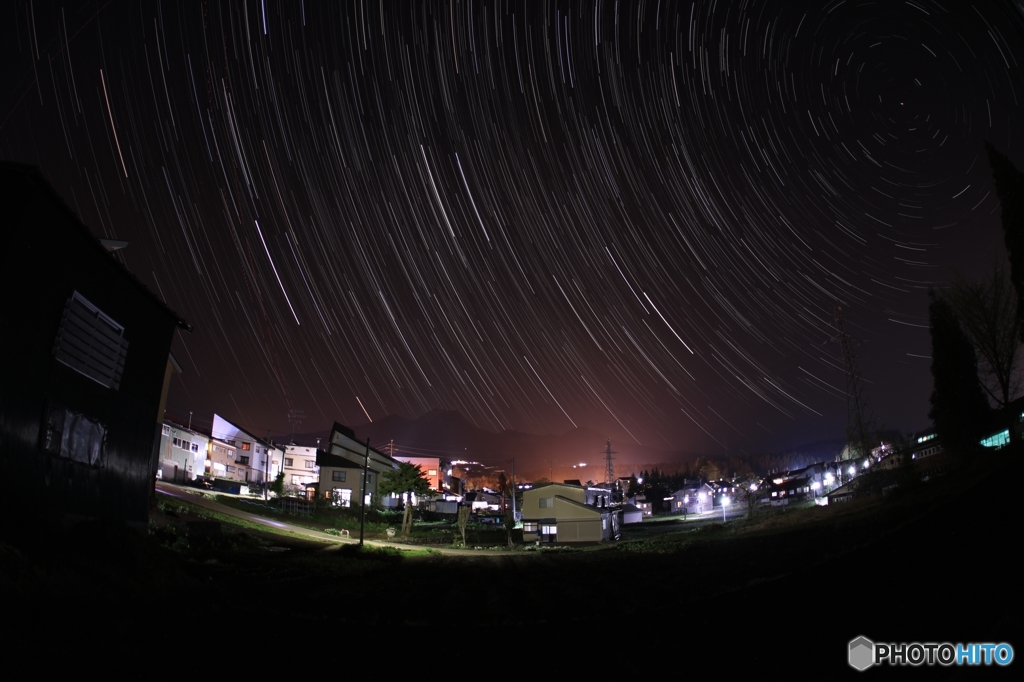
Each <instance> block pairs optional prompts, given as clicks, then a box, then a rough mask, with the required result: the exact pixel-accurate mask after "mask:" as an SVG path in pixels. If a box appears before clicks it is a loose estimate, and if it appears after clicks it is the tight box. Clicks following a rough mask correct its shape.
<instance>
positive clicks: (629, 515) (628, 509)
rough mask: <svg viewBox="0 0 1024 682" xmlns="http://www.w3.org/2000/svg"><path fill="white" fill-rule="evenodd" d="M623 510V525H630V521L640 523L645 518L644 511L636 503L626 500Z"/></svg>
mask: <svg viewBox="0 0 1024 682" xmlns="http://www.w3.org/2000/svg"><path fill="white" fill-rule="evenodd" d="M621 511H622V525H624V526H625V525H628V524H630V523H640V522H641V521H643V520H644V512H643V510H641V509H640V508H639V507H637V506H636V505H635V504H630V503H629V502H626V503H625V504H623V505H622V507H621Z"/></svg>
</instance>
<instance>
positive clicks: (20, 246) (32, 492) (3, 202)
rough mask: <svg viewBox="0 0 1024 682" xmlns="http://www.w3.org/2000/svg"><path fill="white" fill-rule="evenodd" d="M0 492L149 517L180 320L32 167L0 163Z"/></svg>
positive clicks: (76, 511)
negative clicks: (1, 480) (1, 307)
mask: <svg viewBox="0 0 1024 682" xmlns="http://www.w3.org/2000/svg"><path fill="white" fill-rule="evenodd" d="M0 221H2V226H0V245H2V251H0V254H2V255H0V258H2V267H0V287H2V291H3V294H4V296H3V299H4V303H5V308H6V310H5V311H4V329H3V333H2V334H0V358H3V362H2V363H0V466H2V471H3V474H4V477H5V479H6V481H7V485H6V486H5V493H4V496H3V498H2V499H4V500H5V502H6V504H10V505H13V506H15V507H22V508H23V507H24V506H25V505H28V506H29V507H31V508H34V509H37V510H38V509H45V510H47V511H54V512H56V513H58V514H60V515H63V516H72V517H83V518H112V519H120V520H124V521H127V522H129V523H132V524H145V523H146V522H147V520H148V509H149V496H150V494H151V491H152V486H153V480H154V475H155V471H156V457H157V445H158V443H159V438H160V428H161V424H162V421H163V411H164V405H165V402H166V397H167V388H168V385H169V382H170V377H171V373H172V371H173V369H172V365H171V363H170V361H169V353H170V347H171V341H172V337H173V334H174V331H175V328H176V327H182V328H184V329H188V326H187V324H186V323H185V322H184V321H183V320H182V319H181V318H180V317H179V316H178V315H177V314H175V313H174V311H172V310H171V309H170V308H168V307H167V306H166V305H165V304H164V303H163V301H161V300H160V299H159V298H158V297H157V296H156V295H154V294H153V293H152V292H150V291H149V290H148V289H147V288H146V287H145V286H143V285H142V284H141V283H140V282H139V281H138V280H137V279H135V277H134V276H133V275H132V274H131V273H130V272H128V270H127V269H126V268H125V267H124V266H123V265H121V263H120V262H119V261H118V260H117V259H116V258H115V257H114V256H113V255H111V251H112V250H113V249H115V248H119V247H121V246H123V245H124V244H123V243H115V242H108V243H107V244H106V245H105V244H104V243H101V242H100V240H98V239H97V238H96V237H94V236H93V235H92V233H90V231H89V229H88V228H86V227H85V225H83V224H82V223H81V221H80V220H79V219H78V217H77V216H76V215H75V214H74V213H73V212H72V211H71V210H70V209H69V208H68V207H67V206H66V205H65V204H64V202H63V201H62V200H61V198H60V197H59V196H58V195H57V194H56V192H55V191H54V190H53V188H52V187H51V186H50V184H49V183H48V182H47V181H46V180H45V179H44V178H43V176H42V175H41V174H40V172H39V171H38V170H37V169H35V168H32V167H29V166H23V165H19V164H12V163H0Z"/></svg>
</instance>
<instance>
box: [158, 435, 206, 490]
mask: <svg viewBox="0 0 1024 682" xmlns="http://www.w3.org/2000/svg"><path fill="white" fill-rule="evenodd" d="M209 449H210V437H209V436H208V435H206V434H204V433H200V432H199V431H196V430H194V429H191V428H189V427H187V426H185V425H183V424H179V423H178V422H175V421H172V420H170V419H164V424H163V428H162V429H161V432H160V452H159V455H158V457H157V461H158V463H159V465H158V468H157V478H160V479H163V480H165V481H174V482H176V483H185V482H187V481H193V480H195V479H196V477H198V476H203V475H205V474H206V457H207V453H208V451H209Z"/></svg>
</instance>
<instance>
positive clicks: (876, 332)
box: [0, 0, 1024, 454]
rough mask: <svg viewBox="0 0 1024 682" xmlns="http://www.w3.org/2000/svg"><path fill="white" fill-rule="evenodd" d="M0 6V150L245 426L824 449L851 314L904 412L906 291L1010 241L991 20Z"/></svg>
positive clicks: (1023, 86)
mask: <svg viewBox="0 0 1024 682" xmlns="http://www.w3.org/2000/svg"><path fill="white" fill-rule="evenodd" d="M2 12H3V17H4V19H3V21H2V22H0V24H2V26H3V28H2V32H3V43H4V47H3V51H4V64H5V69H4V75H3V79H4V85H3V88H2V90H0V92H2V97H3V99H2V100H0V105H2V106H0V156H2V158H4V159H6V160H12V161H20V162H24V163H31V164H35V165H38V166H39V167H40V168H41V169H42V171H43V173H44V175H46V177H47V178H48V179H49V180H50V181H51V182H52V183H53V184H54V186H55V187H56V189H57V191H58V192H59V193H60V194H61V195H62V196H63V197H64V199H65V201H66V202H67V204H68V206H69V207H70V208H71V209H72V210H74V211H75V212H76V213H77V214H78V215H79V216H80V217H81V218H82V220H83V221H84V222H85V223H86V224H87V225H89V226H90V227H91V228H92V229H93V231H94V233H95V234H96V235H97V236H98V237H103V238H116V239H122V240H127V241H128V242H129V246H128V248H127V249H125V250H122V251H119V252H117V256H116V257H118V258H120V259H122V261H123V262H124V263H125V265H126V266H127V267H128V268H129V269H130V270H131V271H132V272H133V273H134V274H135V275H136V276H137V277H138V278H139V279H140V280H142V281H143V282H144V283H145V284H146V285H147V286H148V287H150V288H151V289H152V290H153V291H155V292H157V293H158V294H159V295H160V296H161V297H163V298H164V300H166V301H167V303H168V304H169V305H170V306H171V307H172V308H173V309H174V310H176V311H177V312H178V313H180V314H181V315H182V316H183V317H185V318H186V319H187V320H188V321H189V323H190V324H191V325H192V326H193V327H194V330H195V331H194V332H193V333H191V334H188V333H181V334H179V336H178V338H176V340H175V343H174V353H175V355H176V357H177V358H178V359H179V361H180V362H181V364H182V365H183V367H184V372H183V374H182V375H180V377H178V378H176V379H175V383H174V384H173V386H172V393H171V396H170V406H169V411H171V412H174V413H177V414H184V413H186V412H188V411H190V410H191V411H194V413H195V414H196V415H197V416H198V415H210V416H211V417H212V413H213V412H214V411H218V412H220V413H222V414H225V415H230V416H231V417H232V418H234V419H236V420H238V421H239V422H240V423H242V424H244V425H246V426H247V427H248V428H252V429H255V430H258V431H259V432H262V431H263V430H272V431H275V432H285V431H287V428H288V427H287V426H286V425H287V423H288V421H287V416H288V413H289V411H291V410H303V411H305V413H306V420H307V423H306V427H317V428H319V427H322V426H323V425H328V424H329V423H330V422H331V421H333V420H338V421H341V422H343V423H347V424H351V425H358V424H360V423H365V421H367V420H370V419H378V418H381V417H384V416H386V415H388V414H402V415H404V416H406V417H416V416H419V415H421V414H423V413H425V412H427V411H429V410H431V409H449V410H457V411H459V412H461V413H462V414H463V415H464V416H465V417H466V418H468V419H469V420H471V421H472V422H473V423H475V424H476V425H478V426H480V427H482V428H486V429H490V430H501V429H517V430H522V431H528V432H533V433H559V432H564V431H567V430H570V429H572V428H575V427H582V426H587V427H589V428H593V429H596V430H598V431H599V432H601V433H607V434H609V435H611V436H612V437H613V438H615V439H618V441H620V442H622V443H623V444H627V443H643V444H644V445H645V446H653V447H659V448H664V449H678V450H687V451H691V452H701V451H703V452H705V453H706V454H724V453H726V452H734V451H735V452H753V451H755V450H764V449H768V448H779V447H785V446H788V445H796V444H799V443H804V442H810V441H813V440H815V439H821V438H837V437H842V436H843V434H844V428H845V422H846V401H845V393H844V391H845V383H844V375H843V370H842V362H841V360H840V357H839V349H838V345H837V344H835V343H831V342H830V339H831V338H833V337H834V336H835V331H834V329H833V326H832V314H833V306H834V305H835V303H837V302H839V303H840V304H841V305H842V306H843V308H844V310H845V311H847V314H848V317H847V320H848V324H849V330H850V332H851V334H852V335H854V336H855V337H856V338H857V339H858V341H859V344H858V345H857V353H858V361H859V362H860V364H861V370H862V372H863V375H864V378H865V380H866V382H867V384H866V385H867V387H868V395H869V396H870V400H871V403H872V406H873V410H874V413H875V414H876V415H877V416H878V417H879V418H880V420H881V421H882V422H883V423H885V424H886V425H888V426H890V427H894V428H901V429H904V430H914V429H920V428H924V427H925V426H926V425H927V424H928V419H927V416H926V415H927V411H928V395H929V393H930V390H931V375H930V372H929V364H930V360H929V356H930V339H929V335H928V318H927V295H926V294H927V290H928V288H929V287H932V286H942V285H943V283H944V282H945V281H947V280H948V279H949V276H950V267H951V266H956V267H960V268H964V269H967V270H970V269H971V268H973V267H978V266H984V265H985V264H987V263H990V262H991V260H992V258H993V257H997V256H999V254H1001V253H1002V252H1001V251H1000V249H1001V246H1000V245H1001V243H1002V234H1001V231H1000V227H999V204H998V201H997V199H996V198H995V196H994V190H993V186H992V181H991V171H990V169H989V167H988V164H987V160H986V157H985V152H984V148H983V142H984V141H985V140H990V141H991V142H992V143H993V144H995V145H996V146H997V147H998V148H1000V149H1002V150H1003V151H1005V152H1006V153H1008V154H1009V155H1010V156H1011V158H1013V159H1014V160H1015V161H1016V162H1017V163H1018V165H1019V166H1020V165H1022V164H1021V163H1020V161H1021V160H1022V158H1024V157H1022V156H1021V153H1020V146H1021V136H1022V134H1024V130H1022V128H1021V121H1022V120H1024V117H1022V102H1021V98H1022V97H1024V79H1022V76H1021V67H1022V66H1024V64H1022V60H1024V50H1022V47H1024V31H1022V29H1021V24H1022V14H1021V9H1020V6H1019V5H1018V4H1017V3H1012V2H995V1H992V2H976V3H970V2H966V1H963V2H961V1H954V0H937V1H936V0H913V1H909V0H908V1H906V2H896V1H895V0H891V1H890V0H879V1H877V2H872V1H870V0H864V1H860V2H853V1H852V0H836V1H833V2H795V1H786V2H748V1H746V0H741V1H727V0H709V1H701V2H694V3H690V2H668V1H666V0H653V1H652V0H645V1H637V2H629V3H626V2H614V1H608V0H605V1H603V2H541V1H539V0H538V1H531V2H525V3H517V2H480V1H477V0H474V1H471V2H465V1H461V2H454V1H451V2H423V3H420V2H371V1H369V0H366V1H360V2H346V3H333V2H332V3H316V2H276V1H272V0H249V1H242V2H237V1H236V2H227V1H224V2H202V3H200V2H180V3H159V2H157V3H150V2H145V3H129V2H119V1H117V0H111V1H109V2H101V3H85V4H82V5H77V6H74V7H72V6H62V5H59V4H53V3H46V2H28V3H26V2H23V1H19V2H15V3H8V4H6V5H5V7H4V9H3V10H2ZM999 257H1003V256H999ZM211 417H206V419H209V418H211ZM197 423H202V422H200V421H198V420H197Z"/></svg>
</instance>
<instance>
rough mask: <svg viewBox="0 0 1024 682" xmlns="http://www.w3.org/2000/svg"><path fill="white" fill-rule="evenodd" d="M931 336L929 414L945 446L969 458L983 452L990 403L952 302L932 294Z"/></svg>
mask: <svg viewBox="0 0 1024 682" xmlns="http://www.w3.org/2000/svg"><path fill="white" fill-rule="evenodd" d="M929 295H930V297H931V304H930V305H929V306H928V317H929V321H930V326H931V335H932V377H933V378H934V381H935V384H934V389H933V390H932V398H931V404H932V409H931V411H930V412H929V413H928V416H929V417H931V419H932V421H933V422H934V423H935V430H936V432H937V433H938V436H939V439H940V440H941V441H942V446H943V448H945V449H946V450H947V451H949V452H953V453H956V454H964V455H969V454H972V453H975V452H977V451H978V449H979V448H980V441H981V439H982V437H983V436H984V435H985V428H986V425H987V423H988V421H989V419H990V417H989V414H990V412H991V409H990V408H989V405H988V401H987V400H986V398H985V394H984V392H983V390H982V386H981V381H980V380H979V379H978V358H977V356H976V355H975V352H974V345H973V344H972V343H971V341H970V339H969V338H968V337H967V335H966V334H965V333H964V331H963V329H962V328H961V326H960V321H959V319H958V318H957V315H956V312H955V311H954V309H953V306H952V305H950V303H949V301H947V300H946V299H944V298H942V297H940V296H937V295H936V294H935V292H934V291H932V292H930V293H929Z"/></svg>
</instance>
